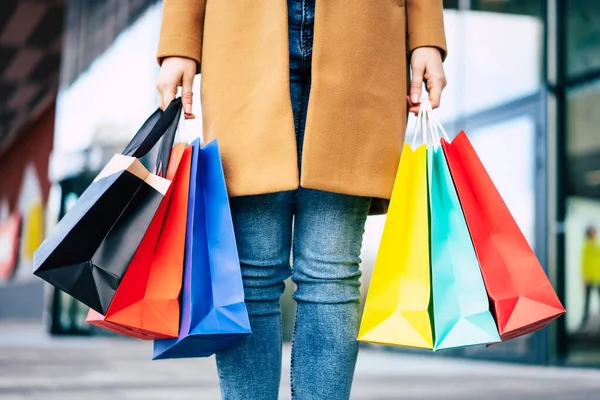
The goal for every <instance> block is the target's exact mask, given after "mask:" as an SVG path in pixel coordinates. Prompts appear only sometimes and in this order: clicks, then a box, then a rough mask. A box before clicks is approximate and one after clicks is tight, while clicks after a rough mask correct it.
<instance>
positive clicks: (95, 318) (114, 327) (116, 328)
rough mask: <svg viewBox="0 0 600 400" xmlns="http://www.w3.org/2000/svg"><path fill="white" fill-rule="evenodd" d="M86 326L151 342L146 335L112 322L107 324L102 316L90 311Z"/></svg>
mask: <svg viewBox="0 0 600 400" xmlns="http://www.w3.org/2000/svg"><path fill="white" fill-rule="evenodd" d="M85 321H86V322H87V323H88V324H92V325H96V326H99V327H101V328H104V329H106V330H109V331H112V332H114V333H118V334H120V335H124V336H129V337H132V338H136V339H142V340H151V339H150V338H149V337H148V336H147V335H144V334H142V333H138V332H135V331H133V330H131V329H128V328H125V327H124V326H121V325H119V324H113V323H112V322H108V321H105V320H104V315H102V314H100V313H99V312H98V311H96V310H93V309H90V311H89V312H88V315H87V317H86V319H85Z"/></svg>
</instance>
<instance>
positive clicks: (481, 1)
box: [472, 0, 546, 19]
mask: <svg viewBox="0 0 600 400" xmlns="http://www.w3.org/2000/svg"><path fill="white" fill-rule="evenodd" d="M545 2H546V0H472V8H473V10H478V11H491V12H499V13H505V14H519V15H529V16H532V17H538V18H540V19H543V18H544V3H545Z"/></svg>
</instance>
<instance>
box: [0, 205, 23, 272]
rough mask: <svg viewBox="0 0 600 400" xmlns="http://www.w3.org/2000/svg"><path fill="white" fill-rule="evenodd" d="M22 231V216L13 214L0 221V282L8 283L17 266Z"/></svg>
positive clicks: (16, 212)
mask: <svg viewBox="0 0 600 400" xmlns="http://www.w3.org/2000/svg"><path fill="white" fill-rule="evenodd" d="M21 231H22V216H21V213H20V212H18V211H15V212H13V213H12V214H11V215H10V216H9V217H8V218H7V219H6V220H4V221H0V282H4V281H9V280H10V279H12V277H13V276H14V274H15V271H16V269H17V265H18V264H19V238H20V237H21Z"/></svg>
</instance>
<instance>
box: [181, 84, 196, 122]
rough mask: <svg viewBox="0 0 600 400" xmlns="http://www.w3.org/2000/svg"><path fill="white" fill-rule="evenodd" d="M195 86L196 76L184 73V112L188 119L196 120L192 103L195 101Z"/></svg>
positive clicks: (182, 96) (182, 88) (182, 89)
mask: <svg viewBox="0 0 600 400" xmlns="http://www.w3.org/2000/svg"><path fill="white" fill-rule="evenodd" d="M193 84H194V75H193V74H186V73H184V75H183V82H182V87H181V101H182V103H183V112H184V114H185V118H186V119H193V118H196V117H195V115H194V114H192V101H193V93H192V87H193Z"/></svg>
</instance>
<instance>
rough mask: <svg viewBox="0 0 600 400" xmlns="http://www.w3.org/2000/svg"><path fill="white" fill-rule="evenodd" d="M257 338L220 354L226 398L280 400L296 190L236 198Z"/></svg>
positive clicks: (239, 242) (237, 227) (237, 231)
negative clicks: (284, 310) (284, 312)
mask: <svg viewBox="0 0 600 400" xmlns="http://www.w3.org/2000/svg"><path fill="white" fill-rule="evenodd" d="M231 212H232V217H233V224H234V228H235V235H236V240H237V246H238V253H239V257H240V263H241V268H242V277H243V280H244V291H245V299H246V305H247V307H248V314H249V315H250V326H251V328H252V334H251V335H250V336H249V337H248V338H246V339H244V340H243V341H242V342H241V343H240V344H238V345H236V346H234V347H232V348H230V349H228V350H225V351H222V352H219V353H217V355H216V358H217V369H218V372H219V378H220V382H221V393H222V396H223V399H225V400H253V399H256V400H276V399H277V397H278V394H279V384H280V379H281V357H282V355H281V346H282V337H281V309H280V305H279V298H280V296H281V294H282V293H283V291H284V289H285V284H284V280H285V279H287V278H288V277H289V276H290V263H289V262H290V248H291V241H292V213H293V192H281V193H273V194H265V195H258V196H244V197H236V198H232V199H231Z"/></svg>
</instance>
